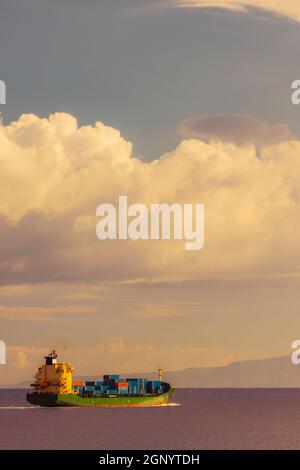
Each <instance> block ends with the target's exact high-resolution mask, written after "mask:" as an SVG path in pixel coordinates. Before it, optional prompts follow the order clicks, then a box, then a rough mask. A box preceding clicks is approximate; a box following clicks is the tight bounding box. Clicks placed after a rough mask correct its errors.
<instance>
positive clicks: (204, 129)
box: [179, 114, 292, 148]
mask: <svg viewBox="0 0 300 470" xmlns="http://www.w3.org/2000/svg"><path fill="white" fill-rule="evenodd" d="M179 131H180V134H181V135H182V136H183V137H197V138H199V139H204V140H207V139H219V140H221V141H224V142H232V143H235V144H237V145H248V144H254V145H256V146H257V147H259V148H260V147H262V146H264V145H272V144H278V143H279V142H283V141H287V140H289V139H292V133H291V131H290V130H289V127H288V126H287V124H273V125H272V124H268V123H266V122H263V121H261V120H259V119H255V118H253V117H250V116H245V115H239V114H233V115H215V116H209V115H202V116H197V117H194V118H190V119H186V120H185V121H183V122H182V124H181V125H180V128H179Z"/></svg>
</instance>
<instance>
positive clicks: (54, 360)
mask: <svg viewBox="0 0 300 470" xmlns="http://www.w3.org/2000/svg"><path fill="white" fill-rule="evenodd" d="M44 359H45V363H44V364H43V365H42V366H41V367H39V369H38V371H37V373H36V375H35V382H34V383H33V384H31V387H32V388H33V390H32V391H31V392H29V393H27V396H26V398H27V401H28V402H29V403H30V404H32V405H38V406H83V407H84V406H85V407H112V406H162V405H166V404H167V403H168V402H169V398H170V397H171V395H172V393H173V391H174V389H173V388H172V387H171V385H170V384H169V383H167V382H163V380H162V373H163V370H162V369H157V370H158V380H148V379H146V378H126V379H122V378H120V376H119V375H103V378H102V379H101V380H100V379H99V380H89V381H73V380H72V373H73V368H72V367H71V365H70V364H69V363H64V362H59V361H58V356H57V354H56V352H55V351H52V352H51V353H50V354H49V355H48V356H45V358H44Z"/></svg>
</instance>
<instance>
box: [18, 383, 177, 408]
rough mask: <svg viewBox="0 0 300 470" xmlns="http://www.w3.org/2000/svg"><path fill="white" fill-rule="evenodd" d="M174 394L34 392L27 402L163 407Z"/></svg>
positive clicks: (34, 403) (170, 391)
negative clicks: (133, 394) (132, 394)
mask: <svg viewBox="0 0 300 470" xmlns="http://www.w3.org/2000/svg"><path fill="white" fill-rule="evenodd" d="M172 393H173V389H172V388H171V387H170V389H169V390H168V391H167V392H165V393H162V394H161V395H143V396H140V397H131V396H125V397H120V396H117V397H107V398H106V397H105V398H103V397H99V398H98V397H91V398H86V397H81V396H79V395H73V394H68V395H56V394H54V393H39V392H32V393H28V394H27V397H26V398H27V401H28V402H29V403H31V404H32V405H38V406H82V407H84V406H85V407H102V408H103V407H112V406H161V405H166V404H167V403H168V402H169V398H170V396H171V395H172Z"/></svg>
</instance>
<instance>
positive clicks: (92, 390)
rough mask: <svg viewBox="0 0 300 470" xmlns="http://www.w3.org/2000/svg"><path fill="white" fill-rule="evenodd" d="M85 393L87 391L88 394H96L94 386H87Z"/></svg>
mask: <svg viewBox="0 0 300 470" xmlns="http://www.w3.org/2000/svg"><path fill="white" fill-rule="evenodd" d="M85 391H86V392H94V391H95V387H93V386H92V385H86V386H85Z"/></svg>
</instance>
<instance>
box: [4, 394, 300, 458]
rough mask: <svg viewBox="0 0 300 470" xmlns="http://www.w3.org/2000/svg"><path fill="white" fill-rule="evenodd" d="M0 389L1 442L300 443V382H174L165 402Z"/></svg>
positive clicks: (102, 445)
mask: <svg viewBox="0 0 300 470" xmlns="http://www.w3.org/2000/svg"><path fill="white" fill-rule="evenodd" d="M25 397H26V390H21V389H0V449H71V450H74V449H95V450H113V449H120V450H134V449H142V450H153V449H157V450H168V449H173V450H174V449H176V450H177V449H181V450H185V449H186V450H188V449H196V450H202V449H300V389H178V390H177V391H176V392H175V394H174V395H173V397H172V399H171V403H170V404H169V405H168V406H161V407H139V408H133V407H128V408H40V407H33V406H31V405H29V404H28V403H26V399H25Z"/></svg>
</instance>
